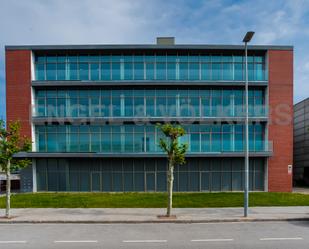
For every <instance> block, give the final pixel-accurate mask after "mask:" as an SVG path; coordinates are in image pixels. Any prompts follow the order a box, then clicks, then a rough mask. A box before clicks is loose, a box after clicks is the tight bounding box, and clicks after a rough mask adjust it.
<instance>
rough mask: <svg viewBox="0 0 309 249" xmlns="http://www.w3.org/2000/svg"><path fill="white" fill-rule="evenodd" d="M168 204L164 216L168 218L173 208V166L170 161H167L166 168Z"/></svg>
mask: <svg viewBox="0 0 309 249" xmlns="http://www.w3.org/2000/svg"><path fill="white" fill-rule="evenodd" d="M167 179H168V180H167V182H168V184H167V185H168V203H167V212H166V216H168V217H170V216H171V212H172V206H173V182H174V166H173V165H172V162H171V160H169V167H168V176H167Z"/></svg>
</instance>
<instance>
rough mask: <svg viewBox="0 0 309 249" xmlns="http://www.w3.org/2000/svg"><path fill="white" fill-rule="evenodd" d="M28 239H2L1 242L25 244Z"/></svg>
mask: <svg viewBox="0 0 309 249" xmlns="http://www.w3.org/2000/svg"><path fill="white" fill-rule="evenodd" d="M25 243H27V241H25V240H7V241H0V244H25Z"/></svg>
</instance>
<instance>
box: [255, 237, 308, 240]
mask: <svg viewBox="0 0 309 249" xmlns="http://www.w3.org/2000/svg"><path fill="white" fill-rule="evenodd" d="M302 239H303V238H301V237H295V238H261V239H260V240H262V241H269V240H302Z"/></svg>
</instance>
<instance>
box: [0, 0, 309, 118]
mask: <svg viewBox="0 0 309 249" xmlns="http://www.w3.org/2000/svg"><path fill="white" fill-rule="evenodd" d="M0 18H1V20H0V31H1V34H2V35H1V36H0V48H1V50H0V58H3V57H4V45H6V44H9V45H14V44H108V43H133V44H136V43H154V42H155V37H156V36H175V37H176V42H177V43H204V44H214V43H218V44H241V39H242V37H243V35H244V33H245V32H246V31H247V30H254V31H256V35H255V37H254V39H253V41H252V44H278V45H279V44H286V45H294V46H295V91H294V92H295V98H294V100H295V101H299V100H301V99H303V98H305V97H306V95H305V94H306V93H305V91H303V89H307V88H308V87H307V85H308V84H307V82H308V79H309V70H308V65H307V64H306V63H308V61H309V60H308V58H309V52H308V49H307V40H308V38H309V29H308V28H307V27H308V25H309V2H308V1H306V0H278V1H269V0H257V1H244V0H243V1H242V0H208V1H203V0H190V1H187V0H134V1H132V0H115V1H110V0H65V1H64V0H53V1H47V0H46V1H43V0H28V1H20V0H3V1H1V8H0ZM3 61H4V60H2V59H1V60H0V115H1V113H4V98H3V93H4V78H3V75H4V62H3ZM1 75H2V77H1ZM308 90H309V89H308ZM307 92H309V91H307Z"/></svg>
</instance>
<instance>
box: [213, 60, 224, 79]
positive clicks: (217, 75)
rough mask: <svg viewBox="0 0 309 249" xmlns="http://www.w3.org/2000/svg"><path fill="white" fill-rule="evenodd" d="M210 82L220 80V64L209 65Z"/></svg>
mask: <svg viewBox="0 0 309 249" xmlns="http://www.w3.org/2000/svg"><path fill="white" fill-rule="evenodd" d="M211 72H212V80H221V79H222V77H221V72H222V70H221V63H214V62H213V63H212V65H211Z"/></svg>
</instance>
